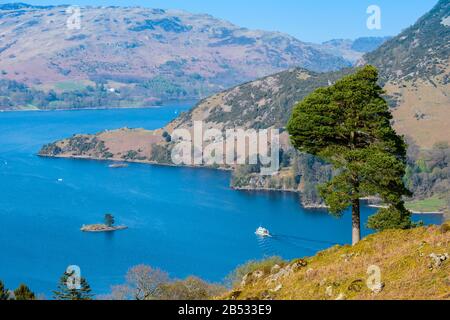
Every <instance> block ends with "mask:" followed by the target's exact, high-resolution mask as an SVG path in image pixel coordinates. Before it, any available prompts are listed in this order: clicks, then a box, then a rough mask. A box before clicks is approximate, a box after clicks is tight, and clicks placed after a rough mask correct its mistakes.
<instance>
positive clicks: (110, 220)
mask: <svg viewBox="0 0 450 320" xmlns="http://www.w3.org/2000/svg"><path fill="white" fill-rule="evenodd" d="M114 223H115V221H114V216H113V215H111V214H109V213H107V214H105V222H104V223H102V224H101V223H99V224H89V225H83V226H82V227H81V231H83V232H114V231H120V230H126V229H128V227H127V226H114Z"/></svg>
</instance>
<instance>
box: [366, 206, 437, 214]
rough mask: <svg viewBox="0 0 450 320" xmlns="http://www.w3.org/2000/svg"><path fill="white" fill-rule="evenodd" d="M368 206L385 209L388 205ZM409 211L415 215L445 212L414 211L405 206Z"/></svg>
mask: <svg viewBox="0 0 450 320" xmlns="http://www.w3.org/2000/svg"><path fill="white" fill-rule="evenodd" d="M369 207H370V208H376V209H387V208H389V207H388V206H383V205H376V204H371V205H369ZM406 209H407V210H408V211H409V212H411V213H412V214H416V215H445V212H443V211H415V210H411V209H408V208H406Z"/></svg>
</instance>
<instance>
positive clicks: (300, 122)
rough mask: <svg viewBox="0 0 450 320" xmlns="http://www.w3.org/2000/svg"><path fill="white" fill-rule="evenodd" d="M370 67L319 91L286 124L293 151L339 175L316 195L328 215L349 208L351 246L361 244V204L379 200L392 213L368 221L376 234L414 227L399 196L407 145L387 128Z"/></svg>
mask: <svg viewBox="0 0 450 320" xmlns="http://www.w3.org/2000/svg"><path fill="white" fill-rule="evenodd" d="M377 81H378V72H377V69H376V68H375V67H373V66H366V67H363V68H360V69H358V70H357V72H356V73H355V74H353V75H350V76H347V77H344V78H342V79H341V80H340V81H338V82H336V84H334V85H332V86H329V87H325V88H320V89H317V90H316V91H314V92H313V93H312V94H310V95H309V96H308V97H306V98H305V99H304V100H303V101H301V102H300V103H299V104H298V105H296V106H295V108H294V111H293V115H292V117H291V119H290V121H289V124H288V131H289V133H290V135H291V141H292V143H293V145H294V146H295V147H296V148H297V149H298V150H300V151H302V152H306V153H310V154H312V155H315V156H318V157H319V158H321V159H323V160H325V161H327V162H329V163H331V164H332V165H333V166H334V168H335V170H336V172H337V174H336V175H335V176H334V178H333V179H332V180H331V181H330V182H329V183H327V184H325V185H323V186H320V188H319V191H320V194H321V196H322V197H323V198H324V200H325V202H326V204H327V205H329V206H330V211H331V213H333V214H336V215H341V214H342V213H343V212H344V210H345V209H347V208H348V207H350V206H351V207H352V241H353V244H356V243H357V242H359V240H360V239H361V218H360V199H361V198H364V197H368V196H379V197H381V198H382V199H383V201H384V202H386V203H387V204H388V205H389V206H390V207H389V209H387V210H382V211H380V213H379V215H377V216H375V217H372V219H371V221H370V223H369V226H370V227H372V228H375V229H378V230H383V229H386V228H397V227H398V228H410V227H412V222H411V219H410V217H411V213H410V212H409V211H407V210H406V209H405V207H404V202H403V200H402V198H403V196H409V195H411V193H410V192H409V191H408V190H407V189H406V187H405V186H404V184H403V180H402V177H403V176H404V174H405V168H406V143H405V142H404V140H403V138H402V137H400V136H399V135H397V134H396V132H395V130H394V129H393V128H392V126H391V120H392V114H391V113H390V111H389V106H388V104H387V102H386V101H385V100H384V99H383V97H382V95H383V93H384V92H383V90H382V88H381V87H380V86H379V85H378V84H377Z"/></svg>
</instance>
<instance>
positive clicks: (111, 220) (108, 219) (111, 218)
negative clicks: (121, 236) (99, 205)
mask: <svg viewBox="0 0 450 320" xmlns="http://www.w3.org/2000/svg"><path fill="white" fill-rule="evenodd" d="M114 223H116V222H115V220H114V216H113V215H112V214H110V213H107V214H105V225H106V226H107V227H108V228H112V226H113V225H114Z"/></svg>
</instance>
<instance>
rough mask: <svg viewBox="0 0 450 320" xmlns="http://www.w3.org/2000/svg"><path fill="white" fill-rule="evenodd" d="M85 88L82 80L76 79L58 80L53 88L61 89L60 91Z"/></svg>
mask: <svg viewBox="0 0 450 320" xmlns="http://www.w3.org/2000/svg"><path fill="white" fill-rule="evenodd" d="M85 88H86V85H85V84H83V83H82V82H78V81H64V82H58V83H56V84H55V89H57V90H61V91H77V90H78V91H81V90H84V89H85Z"/></svg>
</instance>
